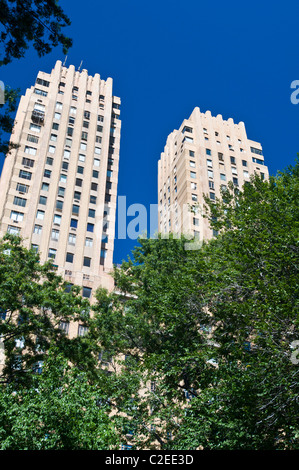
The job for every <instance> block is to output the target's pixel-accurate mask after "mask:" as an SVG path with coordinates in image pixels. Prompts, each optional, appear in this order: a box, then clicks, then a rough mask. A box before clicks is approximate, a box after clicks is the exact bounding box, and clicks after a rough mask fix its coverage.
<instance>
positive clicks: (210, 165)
mask: <svg viewBox="0 0 299 470" xmlns="http://www.w3.org/2000/svg"><path fill="white" fill-rule="evenodd" d="M207 166H208V167H209V168H212V167H213V162H212V160H209V159H207Z"/></svg>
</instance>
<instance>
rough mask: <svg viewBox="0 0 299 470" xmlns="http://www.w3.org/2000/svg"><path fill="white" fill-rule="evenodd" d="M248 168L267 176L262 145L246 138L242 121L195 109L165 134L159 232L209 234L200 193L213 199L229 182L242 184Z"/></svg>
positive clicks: (249, 171)
mask: <svg viewBox="0 0 299 470" xmlns="http://www.w3.org/2000/svg"><path fill="white" fill-rule="evenodd" d="M253 173H258V174H259V175H260V176H261V177H262V178H268V176H269V174H268V169H267V167H266V166H265V163H264V157H263V151H262V147H261V144H259V143H258V142H254V141H252V140H249V139H248V138H247V134H246V130H245V125H244V123H243V122H239V124H235V123H234V121H233V119H231V118H230V119H228V120H227V121H225V120H224V119H223V118H222V116H221V115H218V116H217V117H213V116H212V115H211V113H210V111H207V112H206V113H201V112H200V110H199V108H195V109H194V111H193V112H192V114H191V116H190V118H189V119H186V120H184V121H183V123H182V125H181V126H180V128H179V129H178V130H174V131H173V132H172V133H171V134H170V135H169V136H168V138H167V142H166V145H165V148H164V152H163V153H162V154H161V158H160V160H159V162H158V201H159V214H158V223H159V232H160V233H166V234H167V233H169V232H172V233H178V234H186V235H191V236H195V237H197V238H199V239H200V240H203V239H209V238H211V237H212V236H213V232H212V230H211V229H210V228H209V223H208V220H207V219H206V218H203V216H202V208H203V205H204V199H203V195H204V194H206V195H208V197H209V198H210V199H211V200H215V198H216V197H220V194H221V191H220V189H221V187H225V186H227V184H228V182H229V181H232V183H233V184H234V185H235V187H238V188H240V189H241V188H242V186H243V184H244V183H245V182H246V181H249V178H250V175H252V174H253ZM191 206H194V207H195V209H196V212H195V213H193V212H191V211H190V207H191Z"/></svg>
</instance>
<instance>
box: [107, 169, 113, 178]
mask: <svg viewBox="0 0 299 470" xmlns="http://www.w3.org/2000/svg"><path fill="white" fill-rule="evenodd" d="M112 176H113V171H112V170H107V178H112Z"/></svg>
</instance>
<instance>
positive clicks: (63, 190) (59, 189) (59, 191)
mask: <svg viewBox="0 0 299 470" xmlns="http://www.w3.org/2000/svg"><path fill="white" fill-rule="evenodd" d="M64 193H65V188H62V187H61V186H59V187H58V193H57V195H58V196H62V197H64Z"/></svg>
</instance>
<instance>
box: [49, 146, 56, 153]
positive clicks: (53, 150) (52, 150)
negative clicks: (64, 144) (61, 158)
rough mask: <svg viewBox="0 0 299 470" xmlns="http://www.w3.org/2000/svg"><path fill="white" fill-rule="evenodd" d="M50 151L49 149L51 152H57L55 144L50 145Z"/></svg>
mask: <svg viewBox="0 0 299 470" xmlns="http://www.w3.org/2000/svg"><path fill="white" fill-rule="evenodd" d="M48 151H49V153H55V147H54V145H49V149H48Z"/></svg>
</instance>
